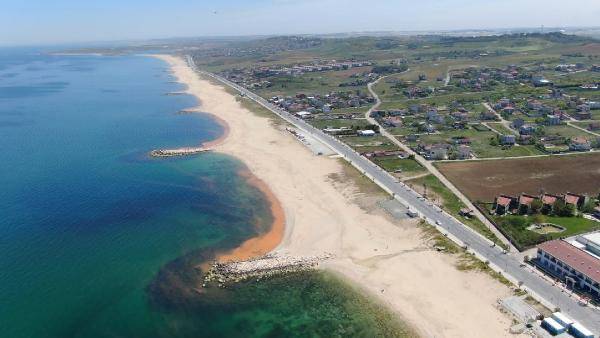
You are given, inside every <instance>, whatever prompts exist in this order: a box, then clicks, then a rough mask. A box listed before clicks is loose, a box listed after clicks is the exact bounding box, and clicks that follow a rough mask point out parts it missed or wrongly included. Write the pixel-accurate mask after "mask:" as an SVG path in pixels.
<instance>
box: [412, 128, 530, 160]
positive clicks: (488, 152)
mask: <svg viewBox="0 0 600 338" xmlns="http://www.w3.org/2000/svg"><path fill="white" fill-rule="evenodd" d="M496 135H497V134H496V133H494V132H493V131H477V130H475V129H466V130H449V131H443V132H441V133H439V134H429V135H421V136H420V137H419V142H420V143H426V144H431V143H444V142H446V141H448V140H450V139H451V138H452V137H458V136H464V137H468V138H470V139H471V150H472V151H473V153H474V154H475V156H477V157H478V158H489V157H515V156H530V155H541V154H542V152H541V151H539V150H538V149H536V148H535V147H534V146H515V147H502V146H497V145H496V146H493V145H491V144H490V140H491V139H492V138H496ZM415 144H416V142H415ZM413 145H414V144H413Z"/></svg>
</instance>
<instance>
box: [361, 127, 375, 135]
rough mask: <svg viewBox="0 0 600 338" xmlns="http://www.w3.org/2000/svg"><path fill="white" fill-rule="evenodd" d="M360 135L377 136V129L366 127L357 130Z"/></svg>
mask: <svg viewBox="0 0 600 338" xmlns="http://www.w3.org/2000/svg"><path fill="white" fill-rule="evenodd" d="M357 134H358V136H375V134H376V133H375V131H374V130H371V129H365V130H358V131H357Z"/></svg>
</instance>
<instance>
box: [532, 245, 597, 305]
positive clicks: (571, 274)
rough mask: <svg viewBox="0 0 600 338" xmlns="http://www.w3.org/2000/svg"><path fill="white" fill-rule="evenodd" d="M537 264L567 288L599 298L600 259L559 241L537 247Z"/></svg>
mask: <svg viewBox="0 0 600 338" xmlns="http://www.w3.org/2000/svg"><path fill="white" fill-rule="evenodd" d="M537 262H538V264H539V265H540V266H541V267H543V268H544V269H545V270H546V271H547V272H549V273H551V274H552V275H554V276H557V277H558V278H560V279H561V280H563V281H564V282H565V283H566V284H567V286H570V287H574V288H577V289H579V290H583V291H585V292H588V293H589V294H591V295H592V296H594V297H596V298H600V259H599V258H598V257H596V256H593V255H591V254H590V253H588V252H586V251H584V250H582V249H580V248H578V247H576V246H574V245H572V244H570V243H569V242H566V241H563V240H561V239H556V240H552V241H549V242H546V243H543V244H540V245H539V246H538V251H537Z"/></svg>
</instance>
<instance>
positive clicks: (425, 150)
mask: <svg viewBox="0 0 600 338" xmlns="http://www.w3.org/2000/svg"><path fill="white" fill-rule="evenodd" d="M449 147H450V145H449V144H426V145H423V144H420V145H419V146H418V150H419V153H420V154H422V155H423V156H424V157H425V158H426V159H428V160H445V159H447V158H448V148H449Z"/></svg>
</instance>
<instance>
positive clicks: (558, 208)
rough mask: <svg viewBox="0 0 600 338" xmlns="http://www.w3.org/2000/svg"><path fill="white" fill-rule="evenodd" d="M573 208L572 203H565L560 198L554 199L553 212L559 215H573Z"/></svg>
mask: <svg viewBox="0 0 600 338" xmlns="http://www.w3.org/2000/svg"><path fill="white" fill-rule="evenodd" d="M574 211H575V209H574V208H573V205H572V204H566V203H565V202H564V201H562V200H558V201H556V203H554V214H555V215H556V216H560V217H570V216H573V214H574Z"/></svg>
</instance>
